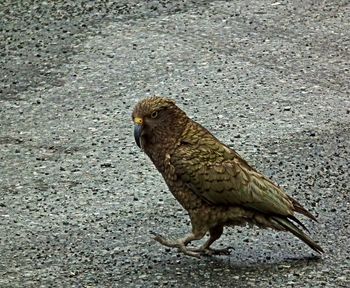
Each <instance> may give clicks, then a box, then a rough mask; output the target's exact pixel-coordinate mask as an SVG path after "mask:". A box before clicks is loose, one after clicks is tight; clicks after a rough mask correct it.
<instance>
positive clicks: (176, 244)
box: [151, 231, 201, 258]
mask: <svg viewBox="0 0 350 288" xmlns="http://www.w3.org/2000/svg"><path fill="white" fill-rule="evenodd" d="M151 234H152V235H154V237H153V239H154V240H156V241H157V242H159V243H160V244H162V245H164V246H167V247H170V248H177V249H179V250H180V251H181V252H182V253H184V254H186V255H188V256H192V257H196V258H200V256H201V253H198V252H195V251H191V250H190V249H188V248H187V247H186V245H185V239H176V240H173V239H166V238H165V237H163V236H162V235H160V234H158V233H155V232H153V231H151Z"/></svg>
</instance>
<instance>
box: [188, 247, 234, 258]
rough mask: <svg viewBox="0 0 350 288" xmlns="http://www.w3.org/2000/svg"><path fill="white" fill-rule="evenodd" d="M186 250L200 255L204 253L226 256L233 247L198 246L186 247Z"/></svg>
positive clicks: (206, 254) (205, 254)
mask: <svg viewBox="0 0 350 288" xmlns="http://www.w3.org/2000/svg"><path fill="white" fill-rule="evenodd" d="M188 250H189V251H192V252H196V253H199V254H200V255H204V256H213V255H224V256H227V255H230V254H231V250H233V247H226V248H223V249H213V248H205V247H199V248H188Z"/></svg>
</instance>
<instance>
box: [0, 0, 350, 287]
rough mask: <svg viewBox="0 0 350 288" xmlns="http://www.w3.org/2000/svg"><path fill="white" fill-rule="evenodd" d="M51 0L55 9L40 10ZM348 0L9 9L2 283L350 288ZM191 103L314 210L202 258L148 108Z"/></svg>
mask: <svg viewBox="0 0 350 288" xmlns="http://www.w3.org/2000/svg"><path fill="white" fill-rule="evenodd" d="M38 2H39V3H38ZM349 26H350V25H349V3H348V1H161V3H158V1H114V2H113V1H108V0H105V1H102V0H99V1H87V0H79V1H14V0H6V1H2V2H1V4H0V29H1V30H0V44H1V45H0V67H1V68H0V69H1V70H0V72H1V77H0V287H349V286H350V276H349V275H350V252H349V249H350V247H349V246H350V245H349V243H350V242H349V237H350V227H349V224H350V217H349V210H350V194H349V193H350V192H349V190H350V189H349V187H350V185H349V170H350V164H349V163H350V161H349V159H350V155H349V154H350V124H349V123H350V98H349V90H350V89H349V59H350V57H349V51H348V49H349V36H350V35H349V34H350V33H349V31H350V27H349ZM155 94H156V95H163V96H168V97H172V98H174V99H176V101H177V103H178V105H179V106H180V107H181V108H183V109H184V110H185V111H186V112H187V113H188V114H189V115H190V116H191V117H192V118H194V119H195V120H196V121H198V122H200V123H201V124H203V125H204V126H206V127H207V128H208V129H210V130H211V131H212V132H213V133H214V134H215V135H216V136H217V137H218V138H219V139H221V140H222V141H223V142H225V143H227V144H229V145H230V146H231V147H233V148H234V149H236V151H238V152H239V153H240V154H242V156H244V157H245V158H246V159H247V160H248V161H249V162H250V163H252V164H253V165H254V166H255V167H256V168H257V169H258V170H260V171H262V172H264V173H265V174H267V175H268V176H270V177H271V178H272V179H273V180H274V181H276V182H278V183H279V184H280V185H281V186H282V187H284V188H285V189H286V190H287V191H288V193H289V194H290V195H293V197H295V198H296V199H298V200H299V201H300V202H302V203H303V204H304V205H305V207H306V208H308V209H309V210H310V211H311V212H312V213H314V214H315V215H316V216H317V218H318V221H319V223H311V222H310V221H308V220H307V219H305V218H301V219H302V220H303V222H304V223H305V224H306V226H307V227H308V228H309V229H310V233H311V235H312V237H313V238H314V239H316V240H317V241H318V242H319V243H321V244H322V247H323V248H324V250H325V251H326V253H325V254H324V255H322V256H321V257H319V256H318V255H316V254H315V253H314V252H313V251H311V250H310V249H309V248H308V247H307V246H306V245H305V244H303V243H302V242H301V241H299V240H298V239H296V238H295V237H293V236H291V235H290V234H287V233H277V232H274V231H270V230H261V229H258V228H248V227H238V228H237V227H236V228H228V229H226V230H225V235H224V236H223V237H222V238H221V239H220V240H219V241H217V243H216V246H217V247H219V248H220V247H225V246H233V248H234V249H233V251H232V254H231V255H230V256H228V257H226V256H222V257H205V258H203V259H200V260H197V259H193V258H189V257H186V256H184V255H181V254H179V253H178V252H177V251H176V250H169V249H165V248H164V247H162V246H160V245H159V244H158V243H156V242H155V241H153V240H152V239H151V236H152V235H151V234H150V231H151V230H152V231H156V232H159V233H162V234H165V235H168V236H172V237H179V236H182V235H184V234H185V233H187V232H188V230H189V229H190V223H189V219H188V217H187V215H186V213H185V211H184V210H183V209H182V208H181V207H180V206H179V204H178V203H177V202H176V200H175V199H173V197H172V195H171V194H170V192H168V190H167V187H166V185H165V184H164V182H163V180H162V178H161V176H160V175H159V174H158V173H157V171H156V170H155V168H154V167H153V165H152V164H151V162H150V160H149V159H148V158H147V157H146V155H144V154H143V153H142V152H141V151H140V150H139V149H138V147H137V146H136V145H135V144H134V139H133V135H132V129H133V127H132V123H131V117H130V115H131V111H132V108H133V106H134V105H135V104H136V102H137V101H138V99H140V98H142V97H145V96H150V95H155Z"/></svg>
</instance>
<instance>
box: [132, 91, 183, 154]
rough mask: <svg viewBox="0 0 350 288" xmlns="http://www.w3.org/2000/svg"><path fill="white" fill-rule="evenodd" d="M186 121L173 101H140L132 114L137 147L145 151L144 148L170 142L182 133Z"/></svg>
mask: <svg viewBox="0 0 350 288" xmlns="http://www.w3.org/2000/svg"><path fill="white" fill-rule="evenodd" d="M186 119H188V118H187V116H186V114H185V113H184V112H183V111H182V110H181V109H180V108H178V107H177V106H176V105H175V101H174V100H171V99H168V98H162V97H156V96H154V97H150V98H146V99H143V100H141V101H140V102H139V103H137V104H136V106H135V108H134V111H133V113H132V120H133V122H134V125H135V127H134V137H135V141H136V144H137V146H139V147H140V148H143V149H145V148H146V146H150V145H154V144H162V143H164V144H166V143H170V142H172V141H173V139H174V138H176V136H178V134H179V133H181V132H182V131H183V129H184V127H185V126H184V125H185V124H186ZM169 141H170V142H169Z"/></svg>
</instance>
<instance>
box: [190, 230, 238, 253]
mask: <svg viewBox="0 0 350 288" xmlns="http://www.w3.org/2000/svg"><path fill="white" fill-rule="evenodd" d="M223 231H224V228H223V226H221V225H217V226H214V227H212V228H210V229H209V234H210V237H209V239H208V240H207V241H206V242H205V243H204V244H203V245H202V246H200V247H199V248H188V250H190V251H192V252H197V253H200V254H205V255H229V254H230V250H231V249H232V248H231V247H227V248H224V249H213V248H210V247H209V246H210V245H211V244H213V243H214V242H215V241H216V240H217V239H219V238H220V236H221V235H222V232H223Z"/></svg>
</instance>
